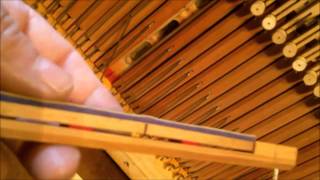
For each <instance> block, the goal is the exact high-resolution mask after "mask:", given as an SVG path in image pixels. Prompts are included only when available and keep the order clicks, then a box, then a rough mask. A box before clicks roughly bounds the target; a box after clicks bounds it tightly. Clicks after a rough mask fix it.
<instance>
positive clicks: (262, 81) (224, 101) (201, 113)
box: [163, 64, 293, 124]
mask: <svg viewBox="0 0 320 180" xmlns="http://www.w3.org/2000/svg"><path fill="white" fill-rule="evenodd" d="M274 65H275V64H272V65H271V66H268V67H267V68H265V69H262V70H261V71H260V72H259V73H257V74H255V75H254V76H251V77H250V78H249V79H247V80H246V81H244V82H243V83H241V84H239V85H237V86H235V87H234V88H232V89H231V90H229V91H227V93H224V94H223V95H221V96H219V97H218V98H216V99H214V100H212V101H211V102H208V103H207V104H205V105H203V107H201V106H200V107H195V110H197V108H200V109H199V110H197V111H194V112H193V110H191V109H185V110H187V111H191V112H193V113H192V114H190V115H188V116H185V118H182V119H181V115H180V116H178V118H179V119H178V120H179V121H181V120H182V121H183V122H188V123H195V124H198V123H203V122H205V121H206V120H208V118H210V117H212V116H214V115H215V114H217V113H219V112H221V111H223V110H225V108H226V107H228V106H230V105H231V104H233V103H235V102H236V101H238V100H240V99H242V98H244V97H245V98H247V99H252V98H250V97H253V98H257V97H256V96H260V97H264V98H259V101H260V104H261V103H262V102H264V101H266V100H267V99H269V98H271V97H274V96H276V95H278V94H280V93H281V92H284V91H285V90H287V89H288V88H289V87H290V85H289V83H288V82H287V80H286V79H285V77H290V76H292V72H291V73H290V72H288V73H285V74H284V75H283V74H282V73H284V71H285V70H286V69H288V68H285V69H283V70H278V69H276V68H274V67H273V66H274ZM279 76H280V77H279ZM278 77H279V78H278ZM275 78H278V79H276V80H275V81H274V82H271V83H270V81H272V80H273V79H275ZM267 83H269V84H267ZM292 85H293V83H292ZM261 87H262V88H261ZM259 88H261V89H259ZM257 89H258V90H257ZM255 90H257V91H256V92H255ZM263 94H267V95H263ZM247 95H249V97H246V96H247ZM268 96H269V97H268ZM241 101H244V100H241ZM184 104H186V103H183V104H182V105H181V106H182V107H183V105H184ZM181 106H178V107H177V108H175V111H178V110H179V109H180V107H181ZM234 106H238V105H237V104H235V105H234ZM187 111H185V112H187ZM171 112H174V111H171ZM168 115H169V114H168ZM163 118H167V119H171V117H170V116H169V117H167V114H166V115H165V116H163Z"/></svg>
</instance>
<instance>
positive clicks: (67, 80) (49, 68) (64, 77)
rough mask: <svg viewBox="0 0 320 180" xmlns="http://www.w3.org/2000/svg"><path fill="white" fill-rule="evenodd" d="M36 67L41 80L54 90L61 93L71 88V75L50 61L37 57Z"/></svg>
mask: <svg viewBox="0 0 320 180" xmlns="http://www.w3.org/2000/svg"><path fill="white" fill-rule="evenodd" d="M36 68H37V70H38V71H39V74H40V78H41V80H42V81H43V82H44V83H45V84H46V85H48V86H49V87H50V88H51V89H53V90H54V91H55V92H58V93H62V92H66V91H69V90H70V89H71V88H72V79H71V76H70V75H69V74H68V73H66V72H65V71H63V70H62V69H61V68H60V67H58V66H57V65H56V64H54V63H52V62H51V61H49V60H47V59H45V58H42V57H39V58H38V60H37V62H36Z"/></svg>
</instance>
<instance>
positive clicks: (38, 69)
mask: <svg viewBox="0 0 320 180" xmlns="http://www.w3.org/2000/svg"><path fill="white" fill-rule="evenodd" d="M0 12H1V18H0V23H1V32H0V33H1V51H0V55H1V89H4V90H7V91H12V92H16V93H21V94H25V95H29V96H35V97H42V98H46V99H64V98H65V97H66V96H67V95H68V94H69V92H70V91H71V89H72V80H71V77H70V75H68V74H67V73H66V72H64V71H63V70H62V69H61V68H60V67H58V66H57V65H55V64H53V63H52V62H51V61H50V60H48V59H47V58H44V57H42V56H40V55H39V54H38V53H37V51H36V50H35V49H34V48H33V47H32V43H31V42H30V40H29V39H28V38H27V37H26V35H25V34H24V33H22V32H21V31H20V29H19V26H18V25H17V24H16V23H15V22H14V20H13V19H12V18H11V17H10V16H9V14H8V13H7V11H6V10H5V9H4V8H3V6H1V11H0ZM27 150H29V151H27ZM21 152H24V154H25V157H28V161H23V163H25V164H26V165H27V166H26V167H27V169H29V170H30V172H31V174H32V175H33V176H35V177H36V178H39V179H46V178H48V177H52V178H55V179H64V178H65V177H67V176H68V177H69V176H70V174H73V173H74V172H75V167H77V165H78V163H79V157H80V155H79V152H78V150H77V149H75V148H72V147H68V146H59V147H56V146H55V145H52V146H43V145H41V146H34V147H33V148H31V149H25V148H23V149H21ZM48 164H49V165H50V166H48ZM52 165H53V166H52ZM50 172H51V173H50Z"/></svg>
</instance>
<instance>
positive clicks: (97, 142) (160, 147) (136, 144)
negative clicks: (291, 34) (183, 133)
mask: <svg viewBox="0 0 320 180" xmlns="http://www.w3.org/2000/svg"><path fill="white" fill-rule="evenodd" d="M84 132H85V133H84ZM1 136H2V137H5V138H15V139H23V140H31V141H39V142H50V143H62V144H70V145H76V146H84V147H91V148H103V149H110V150H111V149H118V150H125V151H130V152H141V153H150V154H158V155H169V156H177V157H185V158H190V159H198V160H204V161H216V162H221V163H230V164H239V165H240V164H241V165H247V166H257V167H266V168H280V169H291V168H292V167H294V165H295V163H296V155H297V149H296V148H293V147H286V146H282V145H274V144H269V143H262V142H257V143H256V147H255V151H254V153H244V152H236V151H228V150H221V149H215V148H207V147H198V146H192V145H184V144H177V143H171V142H162V141H153V140H149V139H140V138H136V139H134V138H131V137H123V136H119V135H111V134H104V133H97V132H92V131H83V130H78V129H70V128H62V127H55V126H49V125H42V124H30V123H27V122H22V121H21V122H19V121H12V120H6V119H5V118H1Z"/></svg>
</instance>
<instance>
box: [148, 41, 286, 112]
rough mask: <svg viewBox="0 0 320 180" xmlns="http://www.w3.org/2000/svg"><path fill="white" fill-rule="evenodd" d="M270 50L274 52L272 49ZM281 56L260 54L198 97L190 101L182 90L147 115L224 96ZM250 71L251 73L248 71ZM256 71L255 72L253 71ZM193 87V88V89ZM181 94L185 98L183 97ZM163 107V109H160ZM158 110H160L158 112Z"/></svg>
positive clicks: (197, 95)
mask: <svg viewBox="0 0 320 180" xmlns="http://www.w3.org/2000/svg"><path fill="white" fill-rule="evenodd" d="M270 50H273V48H272V47H271V49H270ZM279 56H280V54H276V55H273V56H270V55H268V54H266V53H264V52H261V53H259V54H258V55H256V56H255V57H254V58H252V59H251V60H250V61H249V62H247V63H245V65H242V66H240V68H237V69H236V70H234V71H232V72H230V73H228V74H226V75H225V76H223V78H221V79H219V80H218V81H216V82H214V83H212V84H210V85H209V86H207V87H206V88H205V89H202V90H201V91H199V92H198V93H197V94H196V95H194V96H192V97H190V98H189V99H188V97H189V96H190V95H189V96H187V95H188V94H186V93H182V92H184V91H185V89H183V88H181V89H179V91H175V92H174V93H172V94H170V95H169V96H167V97H166V98H165V99H163V100H162V101H159V102H158V103H157V104H156V105H154V106H152V107H151V108H150V109H148V110H147V111H146V112H144V113H146V114H152V115H155V116H159V114H164V113H166V112H167V111H169V110H171V109H172V108H174V107H175V106H176V105H178V104H179V103H181V102H183V101H185V100H186V102H185V103H190V104H192V103H194V102H196V101H197V100H198V99H200V98H202V97H205V96H208V97H207V98H208V100H212V99H214V98H216V97H218V96H219V95H221V94H223V93H224V92H226V91H227V90H229V89H231V88H232V87H234V86H235V85H237V84H238V83H240V82H241V81H243V80H245V79H246V78H248V77H250V76H252V75H253V74H254V73H255V72H256V71H259V70H260V69H262V68H264V67H265V66H267V65H268V64H270V63H271V62H272V61H274V60H276V59H277V58H278V57H279ZM248 69H250V71H248ZM253 69H254V70H253ZM196 85H197V84H194V85H193V86H196ZM193 86H192V87H193ZM176 93H178V94H179V96H177V95H176ZM181 94H182V95H183V96H181ZM159 107H161V108H159ZM157 109H158V110H157Z"/></svg>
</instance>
